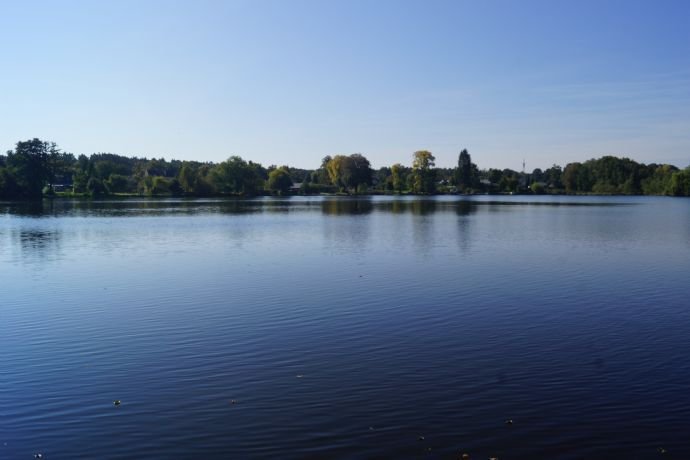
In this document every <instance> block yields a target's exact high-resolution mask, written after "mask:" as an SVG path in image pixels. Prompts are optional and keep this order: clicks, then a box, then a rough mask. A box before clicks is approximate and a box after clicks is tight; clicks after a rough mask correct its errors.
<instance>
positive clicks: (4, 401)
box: [0, 197, 690, 460]
mask: <svg viewBox="0 0 690 460" xmlns="http://www.w3.org/2000/svg"><path fill="white" fill-rule="evenodd" d="M0 286H1V287H2V291H1V292H2V298H1V300H0V458H3V459H5V458H6V459H15V458H16V459H30V458H33V454H35V453H38V452H41V453H43V454H44V456H45V458H46V459H93V458H108V459H111V458H112V459H117V458H123V459H124V458H151V459H153V458H161V459H164V458H165V459H168V458H176V459H180V458H181V459H193V458H211V457H213V458H237V459H243V458H280V459H289V458H345V459H349V458H352V459H357V458H449V459H450V458H457V457H458V455H459V453H462V452H468V453H470V454H471V455H472V458H473V459H482V458H484V459H485V458H488V457H490V456H492V457H498V458H499V459H501V460H504V459H539V458H559V459H560V458H562V459H581V458H588V459H598V458H602V459H603V458H628V459H629V458H639V459H648V458H652V459H653V458H679V459H688V458H690V201H689V200H684V199H672V198H639V197H637V198H624V197H615V198H596V197H570V198H566V197H563V198H533V197H499V198H497V197H476V198H470V199H467V198H457V197H452V198H451V197H444V198H437V199H417V198H397V199H396V198H383V197H379V198H365V199H346V198H323V199H322V198H292V199H283V200H278V199H257V200H246V201H217V200H205V201H180V200H158V201H145V200H127V201H118V202H111V201H108V202H96V201H94V202H69V201H56V202H54V203H52V204H51V203H50V202H45V203H44V204H43V205H42V206H29V205H26V204H23V205H22V204H13V203H0ZM116 399H118V400H121V401H122V404H121V405H120V406H119V407H114V406H113V401H114V400H116ZM233 401H234V403H233ZM508 419H512V420H513V423H512V424H506V423H505V421H506V420H508ZM660 447H663V448H664V449H666V450H667V453H666V454H661V453H660V452H659V451H658V450H657V449H658V448H660Z"/></svg>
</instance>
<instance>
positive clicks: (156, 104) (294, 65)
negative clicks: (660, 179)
mask: <svg viewBox="0 0 690 460" xmlns="http://www.w3.org/2000/svg"><path fill="white" fill-rule="evenodd" d="M0 17H2V18H3V24H2V27H0V69H1V71H0V108H1V110H0V149H1V150H2V151H4V150H7V149H11V148H12V147H13V146H14V144H15V143H16V142H17V141H18V140H24V139H28V138H33V137H40V138H42V139H45V140H52V141H55V142H57V143H58V145H59V146H60V147H61V148H62V149H63V150H65V151H70V152H73V153H75V154H80V153H85V154H90V153H94V152H112V153H119V154H123V155H137V156H147V157H157V158H159V157H165V158H166V159H171V158H177V159H189V160H192V159H193V160H201V161H221V160H223V159H225V158H227V157H228V156H230V155H240V156H242V157H244V158H245V159H251V160H253V161H257V162H260V163H262V164H264V165H266V166H268V165H270V164H279V165H280V164H290V165H294V166H301V167H307V168H315V167H317V166H318V165H319V164H320V161H321V158H322V157H324V156H325V155H329V154H330V155H334V154H350V153H355V152H360V153H362V154H364V155H365V156H367V157H368V158H369V159H370V161H371V162H372V164H373V166H375V167H379V166H384V165H391V164H393V163H396V162H400V163H403V164H410V163H411V159H412V153H413V152H414V151H415V150H420V149H427V150H431V151H432V152H433V153H434V154H435V156H436V159H437V165H439V166H453V165H455V164H456V162H457V156H458V152H459V151H460V150H461V149H462V148H467V149H468V150H469V152H470V154H471V155H472V159H473V161H474V162H476V163H477V164H478V166H479V167H480V168H488V167H500V168H506V167H508V168H512V169H517V170H519V169H521V168H522V160H523V158H524V159H525V161H526V163H527V169H528V170H531V169H533V168H535V167H540V168H545V167H548V166H550V165H551V164H553V163H557V164H560V165H565V164H567V163H568V162H571V161H584V160H587V159H589V158H594V157H599V156H602V155H605V154H613V155H618V156H628V157H630V158H633V159H635V160H637V161H641V162H645V163H651V162H656V163H672V164H675V165H677V166H681V167H684V166H687V165H689V164H690V26H689V24H690V2H688V1H685V0H680V1H670V0H666V1H662V0H659V1H645V2H641V1H634V0H626V1H603V0H599V1H582V0H578V1H564V0H549V1H529V0H522V1H492V0H482V1H479V0H477V1H472V2H469V1H460V0H456V1H428V0H427V1H402V0H400V1H385V0H376V1H371V0H369V1H357V0H349V1H335V0H332V1H328V0H320V1H298V0H294V1H287V0H282V1H262V0H252V1H194V2H192V1H186V2H181V1H177V2H176V1H141V0H139V1H117V2H114V1H113V2H99V1H90V2H81V1H45V2H34V1H22V2H19V1H12V2H5V1H4V0H0Z"/></svg>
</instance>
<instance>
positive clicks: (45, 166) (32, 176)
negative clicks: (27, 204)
mask: <svg viewBox="0 0 690 460" xmlns="http://www.w3.org/2000/svg"><path fill="white" fill-rule="evenodd" d="M56 152H57V147H56V146H55V144H54V143H49V142H43V141H41V140H40V139H37V138H34V139H32V140H29V141H24V142H21V141H20V142H17V145H16V147H15V149H14V151H9V152H7V160H6V163H7V166H8V168H9V169H10V172H11V173H12V175H13V176H14V180H15V183H16V185H17V192H18V194H19V195H20V196H23V197H25V198H31V199H37V198H40V197H41V195H42V192H43V187H44V186H45V185H46V184H48V185H51V179H52V177H51V176H52V174H51V171H50V165H49V161H50V157H51V156H53V155H56Z"/></svg>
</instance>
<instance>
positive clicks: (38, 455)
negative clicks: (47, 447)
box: [34, 452, 43, 458]
mask: <svg viewBox="0 0 690 460" xmlns="http://www.w3.org/2000/svg"><path fill="white" fill-rule="evenodd" d="M34 458H43V454H42V453H40V452H39V453H37V454H34Z"/></svg>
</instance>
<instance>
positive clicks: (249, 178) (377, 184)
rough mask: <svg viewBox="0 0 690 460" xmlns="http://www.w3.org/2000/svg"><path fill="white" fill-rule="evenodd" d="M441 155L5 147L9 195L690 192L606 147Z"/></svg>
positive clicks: (0, 159) (653, 167)
mask: <svg viewBox="0 0 690 460" xmlns="http://www.w3.org/2000/svg"><path fill="white" fill-rule="evenodd" d="M434 162H435V158H434V155H433V154H432V153H431V152H429V151H427V150H420V151H417V152H414V154H413V155H412V165H411V166H404V165H402V164H400V163H396V164H394V165H392V166H390V167H382V168H379V169H377V170H373V169H372V168H371V164H370V163H369V160H367V158H366V157H364V155H362V154H360V153H355V154H352V155H335V156H333V157H331V156H326V157H324V158H323V160H322V162H321V165H320V167H319V168H317V169H315V170H306V169H299V168H293V167H289V166H281V167H276V166H269V167H268V168H264V167H263V166H261V165H260V164H258V163H254V162H252V161H246V160H244V159H242V158H241V157H239V156H231V157H230V158H228V159H227V160H226V161H223V162H221V163H204V162H197V161H178V160H171V161H166V160H165V159H163V158H160V159H156V158H152V159H147V158H136V157H133V158H132V157H125V156H121V155H114V154H110V153H94V154H92V155H91V156H88V157H87V156H86V155H79V156H78V157H75V156H74V155H73V154H71V153H64V152H61V151H60V149H59V148H58V147H57V145H56V144H55V143H54V142H45V141H42V140H40V139H31V140H27V141H20V142H17V144H16V146H15V148H14V150H10V151H8V152H7V154H6V155H4V156H3V155H0V198H3V199H40V198H41V197H43V196H51V195H54V194H56V193H58V194H67V195H77V196H79V195H87V196H99V195H118V194H123V195H143V196H170V195H174V196H219V195H221V196H222V195H242V196H251V195H258V194H279V195H287V194H294V193H300V194H315V193H348V194H356V193H418V194H431V193H534V194H542V193H570V194H626V195H673V196H690V167H688V168H686V169H684V170H680V169H678V168H677V167H675V166H672V165H667V164H661V165H658V164H649V165H645V164H643V163H637V162H635V161H633V160H631V159H628V158H617V157H613V156H604V157H602V158H599V159H591V160H588V161H585V162H584V163H579V162H576V163H570V164H568V165H566V166H565V168H561V167H560V166H558V165H553V166H552V167H551V168H548V169H546V170H544V171H542V170H541V169H535V170H533V171H532V172H531V173H526V172H524V171H523V172H517V171H513V170H511V169H504V170H500V169H485V170H479V169H478V168H477V165H476V164H475V163H473V162H472V158H471V156H470V154H469V152H468V151H467V150H466V149H463V150H462V151H461V152H460V154H459V156H458V165H457V167H455V168H436V167H435V163H434Z"/></svg>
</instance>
